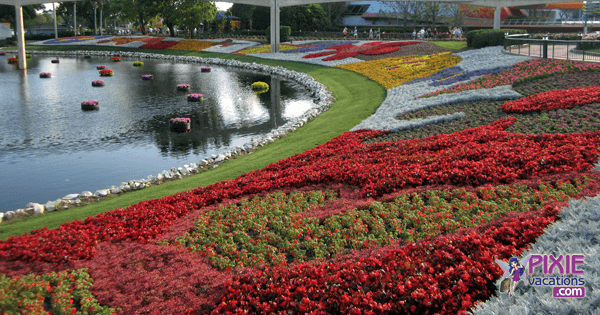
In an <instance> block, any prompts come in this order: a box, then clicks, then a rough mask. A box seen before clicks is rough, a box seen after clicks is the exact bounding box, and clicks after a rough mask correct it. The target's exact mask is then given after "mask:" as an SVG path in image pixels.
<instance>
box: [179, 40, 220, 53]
mask: <svg viewBox="0 0 600 315" xmlns="http://www.w3.org/2000/svg"><path fill="white" fill-rule="evenodd" d="M216 43H218V42H212V41H203V40H182V41H180V42H179V43H177V45H175V46H172V47H169V48H168V49H176V50H194V51H200V50H204V49H206V48H208V47H210V46H212V45H214V44H216Z"/></svg>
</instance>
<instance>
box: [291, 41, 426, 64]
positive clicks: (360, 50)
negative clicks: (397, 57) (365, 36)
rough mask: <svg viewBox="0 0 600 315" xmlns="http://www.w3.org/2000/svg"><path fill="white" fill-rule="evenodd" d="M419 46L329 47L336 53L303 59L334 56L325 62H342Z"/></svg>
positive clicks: (394, 43)
mask: <svg viewBox="0 0 600 315" xmlns="http://www.w3.org/2000/svg"><path fill="white" fill-rule="evenodd" d="M414 44H419V42H387V43H386V42H371V43H366V44H363V45H361V46H355V45H338V46H333V47H329V48H327V49H333V50H334V51H324V52H319V53H314V54H308V55H306V56H304V57H302V58H318V57H323V56H328V55H333V56H331V57H327V58H325V59H323V61H332V60H341V59H346V58H350V57H355V56H356V55H358V54H363V55H383V54H388V53H391V52H394V51H397V50H400V47H401V46H406V45H414Z"/></svg>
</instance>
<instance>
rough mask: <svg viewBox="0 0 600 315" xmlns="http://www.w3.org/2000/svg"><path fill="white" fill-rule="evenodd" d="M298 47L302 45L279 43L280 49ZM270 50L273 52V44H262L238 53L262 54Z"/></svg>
mask: <svg viewBox="0 0 600 315" xmlns="http://www.w3.org/2000/svg"><path fill="white" fill-rule="evenodd" d="M298 47H300V46H290V45H279V51H285V50H292V49H296V48H298ZM270 52H271V45H264V46H260V47H250V48H246V49H242V50H240V51H237V52H236V54H242V55H250V54H262V53H270Z"/></svg>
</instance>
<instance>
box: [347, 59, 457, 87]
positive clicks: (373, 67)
mask: <svg viewBox="0 0 600 315" xmlns="http://www.w3.org/2000/svg"><path fill="white" fill-rule="evenodd" d="M461 60H462V59H461V58H460V57H456V56H454V55H451V54H450V53H440V54H434V55H427V56H417V55H415V56H404V57H395V58H386V59H378V60H370V61H365V62H358V63H352V64H345V65H339V66H336V67H338V68H342V69H346V70H350V71H354V72H358V73H360V74H363V75H365V76H366V77H368V78H369V79H371V80H373V81H375V82H377V83H379V84H381V85H383V86H384V87H385V88H386V89H391V88H393V87H397V86H400V85H402V84H403V83H404V82H408V81H411V80H414V79H417V78H422V77H428V76H430V75H432V74H434V73H436V72H438V71H440V70H442V69H445V68H449V67H452V66H454V65H456V64H458V63H459V62H461Z"/></svg>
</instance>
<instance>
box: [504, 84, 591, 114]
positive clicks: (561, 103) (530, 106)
mask: <svg viewBox="0 0 600 315" xmlns="http://www.w3.org/2000/svg"><path fill="white" fill-rule="evenodd" d="M593 103H600V86H597V85H596V86H584V87H576V88H572V89H568V90H555V91H549V92H542V93H537V94H534V95H531V96H528V97H524V98H522V99H518V100H514V101H508V102H506V103H504V104H503V105H502V107H501V109H502V110H503V111H505V112H507V113H528V112H535V111H542V110H555V109H561V108H562V109H565V108H573V107H576V106H581V105H586V104H593Z"/></svg>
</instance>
